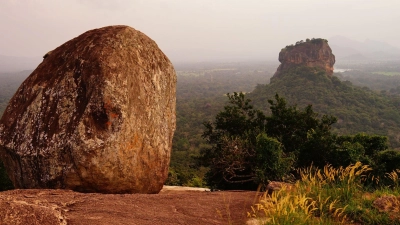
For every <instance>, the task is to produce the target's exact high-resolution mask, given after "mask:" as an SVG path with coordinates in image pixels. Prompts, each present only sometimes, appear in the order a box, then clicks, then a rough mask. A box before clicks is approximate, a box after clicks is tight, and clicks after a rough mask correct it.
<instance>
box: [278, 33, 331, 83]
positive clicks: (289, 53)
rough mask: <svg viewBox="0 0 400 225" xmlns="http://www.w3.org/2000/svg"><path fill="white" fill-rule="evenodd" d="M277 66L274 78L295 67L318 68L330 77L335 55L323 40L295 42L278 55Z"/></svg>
mask: <svg viewBox="0 0 400 225" xmlns="http://www.w3.org/2000/svg"><path fill="white" fill-rule="evenodd" d="M279 62H281V64H280V65H279V67H278V69H277V71H276V72H275V74H274V77H278V76H279V75H280V74H282V72H284V71H286V70H288V69H291V68H293V67H296V66H307V67H319V68H322V69H324V70H325V71H326V73H327V74H328V75H329V76H331V75H332V74H333V65H334V64H335V55H333V54H332V50H331V48H330V47H329V45H328V41H327V40H324V39H312V40H307V41H306V42H302V41H300V42H297V43H296V45H295V46H293V45H291V46H286V48H283V49H282V50H281V52H280V53H279Z"/></svg>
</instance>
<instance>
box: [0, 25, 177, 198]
mask: <svg viewBox="0 0 400 225" xmlns="http://www.w3.org/2000/svg"><path fill="white" fill-rule="evenodd" d="M175 92H176V74H175V70H174V68H173V65H172V64H171V62H170V61H169V59H168V58H167V57H166V56H165V55H164V54H163V52H162V51H161V50H160V49H159V48H158V46H157V44H156V43H155V42H154V41H153V40H151V39H150V38H149V37H147V36H146V35H145V34H143V33H141V32H139V31H137V30H135V29H133V28H131V27H128V26H109V27H104V28H100V29H95V30H90V31H87V32H85V33H84V34H82V35H80V36H78V37H76V38H74V39H72V40H70V41H68V42H66V43H65V44H63V45H61V46H60V47H58V48H56V49H54V50H53V51H51V53H50V54H48V55H47V57H45V58H44V59H43V62H42V63H41V64H40V65H39V66H38V67H37V68H36V70H34V71H33V72H32V74H31V75H30V76H29V77H28V78H27V79H26V80H25V81H24V82H23V83H22V85H21V86H20V87H19V89H18V90H17V92H16V94H15V95H14V96H13V98H12V99H11V100H10V102H9V105H8V107H7V109H6V110H5V112H4V114H3V117H2V118H1V120H0V157H1V159H2V160H3V162H4V164H5V167H6V168H7V172H8V174H9V176H10V179H11V180H12V182H13V184H14V186H15V187H16V188H57V189H58V188H61V189H72V190H75V191H81V192H101V193H158V192H159V191H160V190H161V189H162V187H163V183H164V181H165V180H166V178H167V175H168V167H169V162H170V154H171V147H172V137H173V134H174V131H175V127H176V117H175V104H176V103H175V102H176V96H175Z"/></svg>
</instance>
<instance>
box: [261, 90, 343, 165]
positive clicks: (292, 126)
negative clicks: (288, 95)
mask: <svg viewBox="0 0 400 225" xmlns="http://www.w3.org/2000/svg"><path fill="white" fill-rule="evenodd" d="M268 103H269V104H270V105H271V106H270V109H271V116H269V117H268V118H267V119H266V120H267V125H266V127H267V134H268V136H270V137H274V138H276V139H277V140H278V141H279V142H280V143H282V145H283V151H284V152H285V153H291V154H294V156H295V157H296V161H297V166H306V165H309V164H311V163H312V162H314V163H316V162H317V161H322V162H324V161H325V157H322V158H321V157H320V156H321V154H325V152H326V151H324V150H326V149H327V148H330V143H331V126H332V124H334V123H335V122H336V121H337V119H336V118H335V117H333V116H328V115H323V116H322V117H321V118H320V117H319V115H318V113H315V112H314V111H313V109H312V105H308V106H306V107H305V108H304V110H299V109H298V108H297V107H296V106H288V105H287V103H286V100H285V99H284V98H282V97H280V96H279V95H278V94H276V95H275V101H273V100H268ZM324 165H325V164H324Z"/></svg>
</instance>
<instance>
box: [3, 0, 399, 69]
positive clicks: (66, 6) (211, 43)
mask: <svg viewBox="0 0 400 225" xmlns="http://www.w3.org/2000/svg"><path fill="white" fill-rule="evenodd" d="M399 9H400V2H398V1H394V0H387V1H372V0H371V1H360V0H351V1H347V0H329V1H317V0H304V1H294V0H291V1H287V0H279V1H278V0H273V1H262V0H251V1H241V0H231V1H226V0H225V1H223V0H219V1H211V0H202V1H197V0H196V1H184V0H172V1H167V0H151V1H143V0H134V1H129V0H115V1H106V0H99V1H90V0H71V1H51V0H28V1H15V0H2V1H1V2H0V31H1V33H2V35H1V36H0V62H1V64H0V69H1V71H3V72H4V71H7V70H9V71H11V70H12V71H17V70H25V69H34V68H35V67H36V65H37V64H38V63H40V61H41V57H42V56H43V55H44V54H45V53H47V52H48V51H50V50H52V49H54V48H56V47H58V46H60V45H61V44H63V43H65V42H66V41H68V40H70V39H71V38H74V37H76V36H78V35H80V34H81V33H83V32H85V31H87V30H90V29H94V28H99V27H104V26H108V25H115V24H124V25H128V26H131V27H133V28H135V29H138V30H140V31H142V32H143V33H145V34H146V35H148V36H149V37H150V38H152V39H153V40H154V41H156V43H157V44H158V45H159V47H160V48H161V49H162V50H163V51H164V53H165V54H166V55H167V56H168V57H169V58H170V59H171V61H172V62H173V63H174V64H177V63H182V62H212V61H219V62H221V61H225V62H226V61H265V60H274V61H277V58H278V53H279V51H280V49H281V48H283V47H285V46H286V45H288V44H291V43H295V42H296V41H299V40H305V39H306V38H313V37H315V38H317V37H321V38H326V39H328V40H329V41H330V45H331V47H332V49H333V53H334V54H336V55H337V54H339V55H342V56H343V57H342V58H346V57H348V56H356V55H357V56H358V58H359V59H368V58H369V57H370V56H371V53H374V52H378V51H381V53H380V56H381V57H391V56H394V55H395V56H398V55H400V43H399V41H398V40H400V32H398V29H395V28H396V27H398V23H399V22H400V15H399V14H398V11H399ZM349 43H350V44H349ZM349 45H351V47H349ZM363 46H364V49H366V50H365V51H363V50H360V49H359V48H360V47H363ZM371 46H372V47H371ZM388 49H389V51H386V50H388ZM340 58H341V57H339V58H338V59H339V60H340ZM16 62H18V63H17V64H18V65H14V64H16Z"/></svg>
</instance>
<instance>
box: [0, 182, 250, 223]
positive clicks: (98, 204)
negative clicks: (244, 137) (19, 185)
mask: <svg viewBox="0 0 400 225" xmlns="http://www.w3.org/2000/svg"><path fill="white" fill-rule="evenodd" d="M255 199H256V192H244V191H220V192H206V191H176V190H164V191H162V192H161V193H160V194H153V195H150V194H84V193H78V192H73V191H68V190H32V189H30V190H12V191H6V192H0V212H1V213H0V224H24V225H29V224H41V225H45V224H51V225H54V224H72V225H78V224H85V225H86V224H96V225H101V224H104V225H106V224H107V225H109V224H138V225H147V224H148V225H150V224H151V225H156V224H162V225H168V224H190V225H196V224H199V225H200V224H201V225H203V224H245V223H246V220H247V218H246V214H247V212H248V211H250V206H251V205H252V204H253V202H254V200H255Z"/></svg>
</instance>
